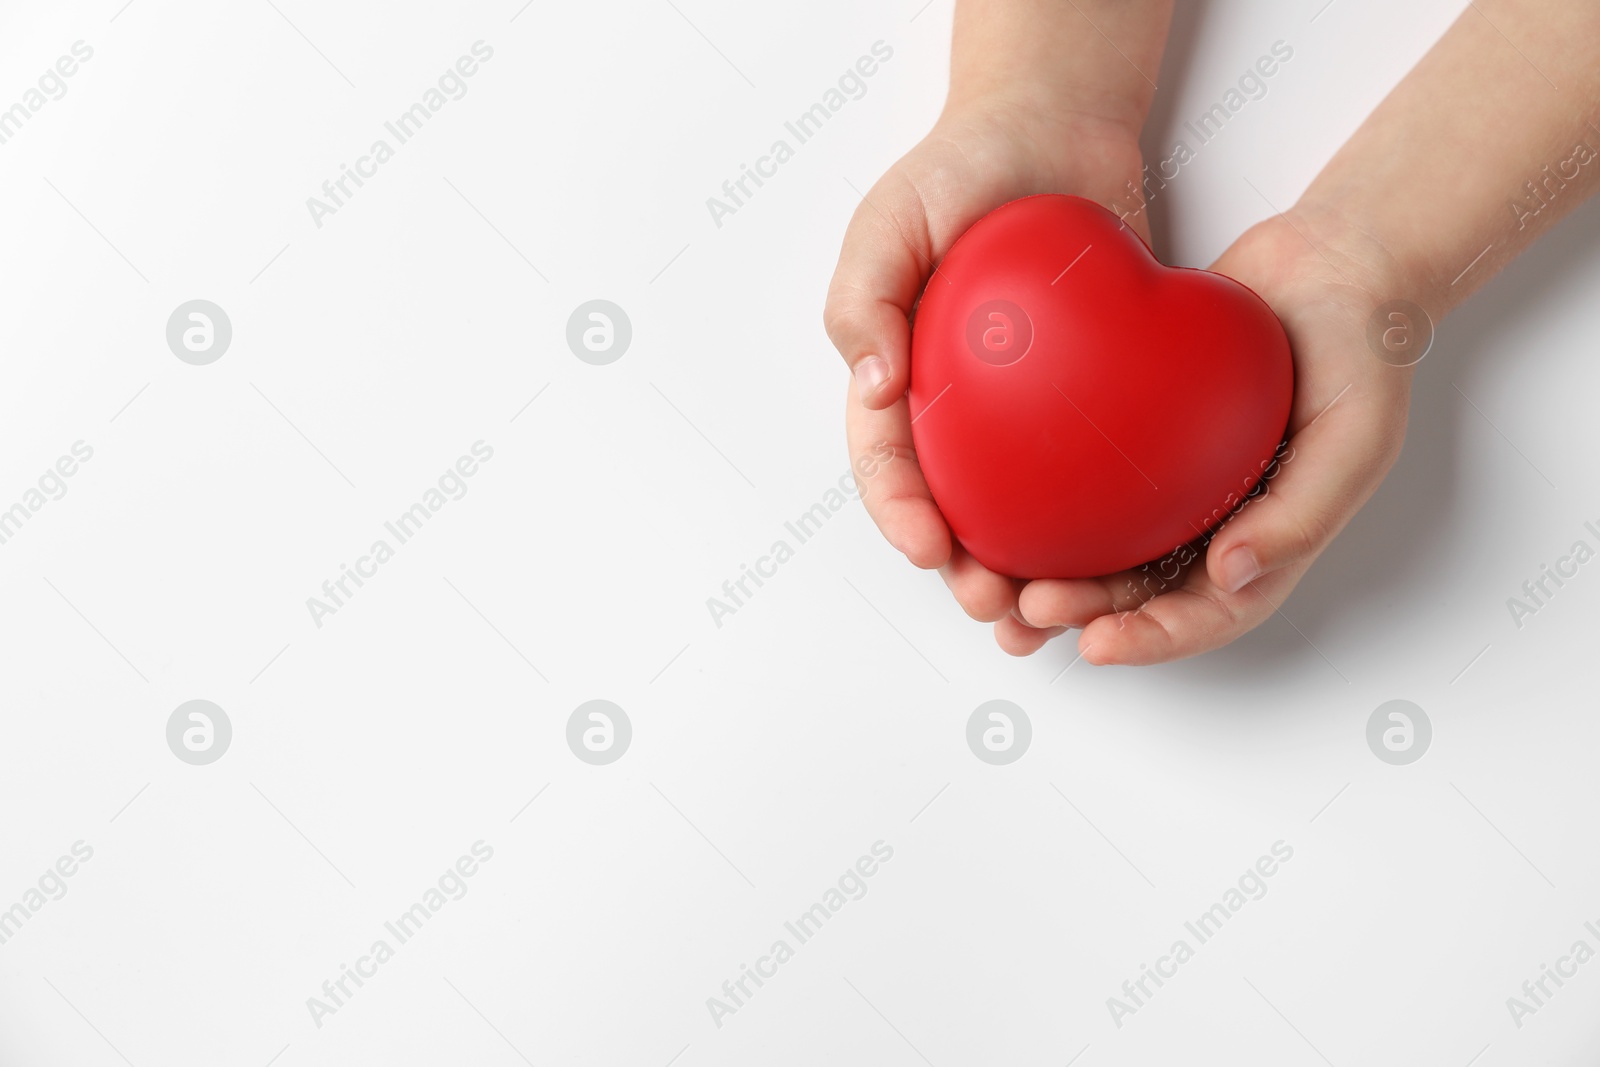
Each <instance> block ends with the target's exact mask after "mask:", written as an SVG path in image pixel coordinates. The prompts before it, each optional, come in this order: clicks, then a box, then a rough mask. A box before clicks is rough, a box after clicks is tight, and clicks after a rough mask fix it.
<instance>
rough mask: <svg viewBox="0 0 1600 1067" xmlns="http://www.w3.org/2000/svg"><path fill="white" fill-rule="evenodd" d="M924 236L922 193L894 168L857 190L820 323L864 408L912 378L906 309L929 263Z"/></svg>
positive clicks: (900, 390)
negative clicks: (868, 186)
mask: <svg viewBox="0 0 1600 1067" xmlns="http://www.w3.org/2000/svg"><path fill="white" fill-rule="evenodd" d="M930 244H931V241H930V239H929V236H928V220H927V215H926V210H925V208H924V207H923V204H922V198H921V197H920V196H919V195H918V194H917V191H916V188H915V186H913V185H912V183H911V182H910V181H909V180H907V179H906V178H905V177H904V175H903V172H902V171H901V170H899V169H897V170H894V171H891V172H890V173H889V174H887V175H885V176H884V178H883V179H882V180H881V181H879V182H878V184H877V185H874V186H873V187H872V189H871V191H870V192H868V193H867V194H866V196H865V197H863V198H862V201H861V203H860V204H859V205H857V206H856V211H855V215H854V216H853V217H852V218H851V220H850V226H849V228H848V229H846V230H845V235H844V246H843V248H842V249H841V250H840V252H839V264H838V266H837V267H836V268H835V270H834V273H833V281H832V282H831V283H830V284H829V286H828V301H827V304H826V306H825V307H824V309H823V324H824V326H825V327H826V328H827V331H828V338H829V339H830V340H831V341H832V342H833V345H834V347H835V348H837V349H838V350H839V354H840V355H842V356H843V357H844V361H845V364H846V365H847V366H849V368H850V370H851V373H852V375H853V376H854V378H855V383H856V389H857V392H858V394H859V395H860V397H861V401H862V403H864V404H865V405H866V406H867V407H869V408H872V409H880V408H884V407H887V406H888V405H890V404H892V403H894V401H895V400H896V399H897V398H898V397H900V396H901V395H902V394H904V393H905V391H906V390H907V389H908V388H910V386H911V325H910V314H911V307H912V305H913V304H914V303H916V299H917V294H918V293H920V292H921V291H922V286H923V283H924V282H925V281H926V279H927V277H928V274H929V272H930V271H931V270H932V268H933V262H932V258H931V257H932V249H931V248H930V247H929V246H930Z"/></svg>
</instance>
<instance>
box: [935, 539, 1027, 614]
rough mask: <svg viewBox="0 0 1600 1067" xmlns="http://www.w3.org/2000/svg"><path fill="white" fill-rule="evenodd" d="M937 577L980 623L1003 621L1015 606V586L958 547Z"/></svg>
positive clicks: (963, 607) (956, 546) (1008, 579)
mask: <svg viewBox="0 0 1600 1067" xmlns="http://www.w3.org/2000/svg"><path fill="white" fill-rule="evenodd" d="M939 574H940V576H941V577H943V578H944V584H945V585H947V586H949V587H950V592H951V593H953V594H954V595H955V598H956V603H958V604H960V605H961V608H962V610H963V611H965V612H966V613H967V614H968V615H971V616H972V617H973V618H974V619H977V620H978V621H979V622H994V621H995V620H997V619H1001V618H1004V617H1005V616H1008V615H1010V614H1011V612H1012V610H1013V609H1015V608H1016V606H1017V583H1016V582H1015V581H1013V580H1012V579H1010V578H1007V577H1006V576H1005V575H1003V574H996V573H995V572H994V571H992V570H990V569H989V568H988V567H985V566H984V565H983V564H981V563H979V562H978V561H977V560H976V559H975V558H973V555H972V553H970V552H968V551H967V550H966V549H965V548H962V547H961V545H960V544H956V545H955V546H954V547H953V548H952V549H951V552H950V561H949V562H948V563H946V564H945V565H944V566H943V567H940V568H939Z"/></svg>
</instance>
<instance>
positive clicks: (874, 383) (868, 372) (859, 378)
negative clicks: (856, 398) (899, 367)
mask: <svg viewBox="0 0 1600 1067" xmlns="http://www.w3.org/2000/svg"><path fill="white" fill-rule="evenodd" d="M888 380H889V364H887V363H885V362H884V361H883V358H882V357H881V356H868V357H867V358H866V359H864V360H862V361H861V362H860V363H857V364H856V392H858V393H860V394H861V399H862V400H866V399H867V398H868V397H870V396H872V394H873V393H876V392H877V391H878V389H879V388H880V387H881V386H882V385H883V383H884V382H886V381H888Z"/></svg>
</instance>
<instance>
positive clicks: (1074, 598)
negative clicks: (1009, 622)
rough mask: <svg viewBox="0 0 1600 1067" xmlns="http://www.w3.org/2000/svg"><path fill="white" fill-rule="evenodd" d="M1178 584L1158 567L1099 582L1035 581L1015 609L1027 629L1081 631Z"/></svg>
mask: <svg viewBox="0 0 1600 1067" xmlns="http://www.w3.org/2000/svg"><path fill="white" fill-rule="evenodd" d="M1177 581H1178V572H1177V571H1176V570H1172V569H1170V568H1164V567H1163V566H1162V565H1161V564H1159V563H1155V564H1150V565H1149V566H1146V567H1138V568H1134V569H1133V570H1126V571H1120V572H1118V573H1117V574H1111V575H1106V576H1104V577H1101V578H1038V579H1035V580H1034V581H1031V582H1029V583H1028V584H1027V585H1025V586H1023V588H1022V592H1021V594H1020V595H1019V596H1018V598H1017V608H1018V612H1019V614H1020V615H1021V617H1022V621H1024V622H1026V623H1027V624H1028V625H1029V626H1035V627H1048V626H1070V627H1072V628H1074V629H1082V628H1083V627H1084V626H1087V625H1088V624H1089V622H1090V621H1091V620H1094V619H1098V618H1099V617H1100V616H1102V615H1114V614H1116V613H1117V612H1119V611H1128V610H1130V609H1132V608H1136V607H1138V606H1139V605H1140V604H1143V603H1144V602H1145V601H1146V600H1149V599H1150V598H1151V597H1153V596H1155V595H1157V594H1158V593H1161V592H1163V591H1164V590H1166V589H1170V588H1173V587H1175V586H1176V584H1177Z"/></svg>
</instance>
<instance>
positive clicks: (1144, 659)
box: [1078, 567, 1305, 666]
mask: <svg viewBox="0 0 1600 1067" xmlns="http://www.w3.org/2000/svg"><path fill="white" fill-rule="evenodd" d="M1304 572H1305V568H1304V567H1295V568H1291V569H1288V570H1280V571H1277V572H1275V573H1274V574H1271V575H1268V576H1267V577H1265V578H1262V579H1261V580H1260V581H1257V582H1254V583H1252V584H1251V585H1249V586H1247V587H1245V588H1244V589H1243V590H1241V591H1240V592H1237V593H1225V592H1223V591H1222V590H1220V589H1218V588H1216V586H1214V585H1212V584H1211V581H1210V579H1208V578H1207V577H1206V576H1205V575H1204V574H1203V573H1200V572H1198V571H1197V572H1195V573H1194V574H1192V575H1191V577H1190V580H1189V581H1188V582H1187V583H1186V584H1185V585H1184V586H1183V587H1182V588H1180V589H1174V590H1172V591H1171V592H1168V593H1163V594H1162V595H1160V596H1156V597H1152V598H1151V599H1150V600H1149V601H1148V602H1146V603H1144V604H1142V605H1140V606H1139V607H1138V608H1136V609H1134V610H1132V611H1123V612H1120V613H1118V614H1114V615H1102V616H1101V617H1100V618H1098V619H1095V620H1093V621H1092V622H1090V623H1089V624H1088V625H1087V626H1085V627H1084V628H1083V632H1082V633H1081V634H1079V635H1078V651H1079V653H1080V654H1081V655H1082V656H1083V658H1084V659H1086V660H1088V661H1089V662H1090V663H1094V664H1102V665H1103V664H1113V663H1115V664H1125V665H1130V666H1137V665H1146V664H1151V663H1166V662H1168V661H1171V660H1177V659H1185V658H1187V657H1189V656H1198V655H1200V654H1201V653H1202V652H1210V651H1211V650H1212V649H1216V648H1221V647H1222V646H1223V645H1225V644H1227V643H1228V642H1230V641H1232V640H1234V639H1235V638H1238V637H1240V636H1242V635H1244V634H1245V633H1247V632H1249V631H1250V630H1253V629H1254V628H1255V627H1257V626H1259V625H1260V624H1261V623H1262V622H1264V621H1266V620H1267V619H1269V618H1271V617H1272V614H1273V612H1274V611H1275V610H1276V607H1277V605H1278V604H1279V603H1282V601H1283V600H1284V599H1286V598H1287V597H1288V595H1289V592H1290V591H1291V590H1292V589H1293V588H1294V586H1295V584H1296V583H1297V582H1298V581H1299V580H1300V575H1301V574H1303V573H1304Z"/></svg>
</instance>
